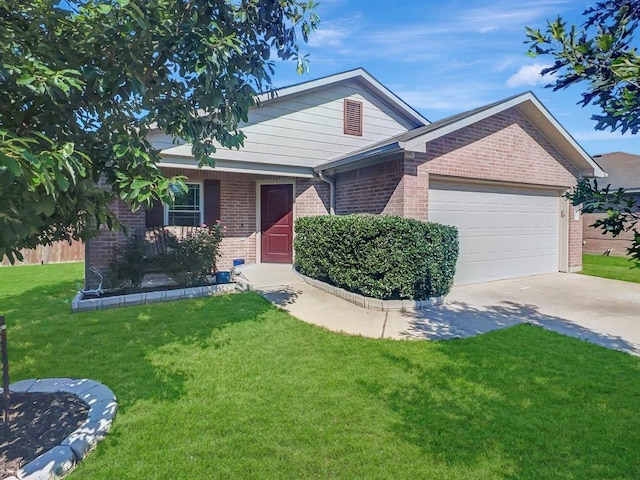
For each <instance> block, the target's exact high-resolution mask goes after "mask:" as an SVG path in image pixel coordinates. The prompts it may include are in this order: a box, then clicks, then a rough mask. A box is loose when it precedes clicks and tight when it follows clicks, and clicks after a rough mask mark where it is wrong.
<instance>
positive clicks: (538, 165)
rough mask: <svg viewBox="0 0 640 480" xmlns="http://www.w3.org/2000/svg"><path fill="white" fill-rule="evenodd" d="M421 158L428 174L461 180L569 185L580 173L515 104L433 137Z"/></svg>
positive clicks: (419, 155) (420, 155)
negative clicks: (479, 120) (453, 130)
mask: <svg viewBox="0 0 640 480" xmlns="http://www.w3.org/2000/svg"><path fill="white" fill-rule="evenodd" d="M416 156H417V157H419V158H422V159H423V160H424V162H425V165H424V172H426V173H430V174H438V175H451V176H456V177H462V178H474V179H485V180H496V181H502V182H515V183H523V184H535V185H549V186H561V187H567V188H569V187H572V186H574V185H575V183H576V176H577V175H578V171H577V170H576V169H575V167H574V166H572V165H571V163H570V162H569V161H568V160H567V159H566V158H565V157H564V156H563V155H562V154H561V153H560V152H559V151H558V150H557V149H556V148H555V147H553V146H552V145H551V144H550V143H549V142H548V141H547V140H546V139H545V138H544V137H543V136H542V134H541V133H540V132H539V131H538V130H537V129H536V128H535V127H534V126H533V125H531V123H530V122H529V121H528V120H526V119H525V117H523V116H522V114H520V112H518V110H516V109H515V108H512V109H509V110H507V111H505V112H502V113H500V114H497V115H494V116H492V117H490V118H488V119H485V120H483V121H481V122H478V123H477V124H474V125H471V126H469V127H466V128H462V129H460V130H458V131H456V132H453V133H451V134H449V135H446V136H444V137H441V138H439V139H437V140H434V141H433V142H430V143H429V144H428V145H427V153H425V154H422V153H417V154H416ZM421 170H422V168H421Z"/></svg>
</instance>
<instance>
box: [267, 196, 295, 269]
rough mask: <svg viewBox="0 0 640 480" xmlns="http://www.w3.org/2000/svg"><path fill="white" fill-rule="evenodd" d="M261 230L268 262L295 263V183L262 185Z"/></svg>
mask: <svg viewBox="0 0 640 480" xmlns="http://www.w3.org/2000/svg"><path fill="white" fill-rule="evenodd" d="M260 233H261V237H262V249H261V250H262V261H263V262H264V263H291V261H292V260H293V185H261V186H260Z"/></svg>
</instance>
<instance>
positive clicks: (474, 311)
mask: <svg viewBox="0 0 640 480" xmlns="http://www.w3.org/2000/svg"><path fill="white" fill-rule="evenodd" d="M243 275H244V276H245V277H246V278H247V280H248V281H249V282H250V283H252V284H253V286H254V289H255V290H256V291H257V292H258V293H260V294H261V295H263V296H264V297H265V298H267V299H268V300H269V301H271V302H273V303H274V304H275V305H278V306H280V307H282V308H284V309H286V310H288V311H289V312H291V314H292V315H294V316H296V317H298V318H300V319H301V320H304V321H306V322H308V323H313V324H316V325H320V326H322V327H325V328H328V329H330V330H333V331H340V332H345V333H349V334H354V335H362V336H367V337H373V338H395V339H433V340H440V339H450V338H460V337H468V336H472V335H478V334H481V333H486V332H489V331H491V330H496V329H498V328H505V327H509V326H512V325H517V324H519V323H531V324H534V325H539V326H541V327H544V328H547V329H549V330H553V331H555V332H559V333H562V334H565V335H569V336H572V337H576V338H580V339H582V340H586V341H589V342H592V343H595V344H598V345H602V346H604V347H607V348H612V349H615V350H621V351H623V352H627V353H631V354H633V355H639V356H640V284H636V283H629V282H620V281H617V280H607V279H604V278H597V277H589V276H586V275H578V274H562V273H556V274H549V275H538V276H534V277H526V278H519V279H513V280H501V281H497V282H487V283H481V284H474V285H465V286H459V287H454V288H453V290H452V291H451V293H450V294H449V295H448V296H447V299H446V302H445V304H444V305H441V306H439V307H432V308H428V309H424V310H417V311H389V312H381V311H377V310H367V309H364V308H361V307H358V306H356V305H354V304H352V303H349V302H347V301H345V300H342V299H340V298H337V297H335V296H333V295H330V294H329V293H326V292H323V291H321V290H319V289H317V288H314V287H312V286H310V285H307V284H306V283H305V282H304V281H303V280H302V278H301V277H300V276H298V275H296V274H295V273H293V272H292V270H291V266H286V265H264V264H263V265H251V266H249V267H248V268H246V269H245V270H243Z"/></svg>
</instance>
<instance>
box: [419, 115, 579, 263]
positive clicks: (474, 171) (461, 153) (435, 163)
mask: <svg viewBox="0 0 640 480" xmlns="http://www.w3.org/2000/svg"><path fill="white" fill-rule="evenodd" d="M407 155H408V154H407ZM409 161H411V162H413V163H415V162H421V163H419V164H418V165H417V167H416V169H417V176H418V178H420V179H424V182H428V178H429V175H442V176H447V177H460V178H473V179H482V180H489V181H497V182H513V183H519V184H524V185H526V184H533V185H545V186H550V187H558V188H559V190H564V189H568V188H571V187H573V186H574V185H575V184H576V177H577V176H578V175H579V172H578V171H577V169H576V168H575V167H574V166H573V165H572V164H571V163H570V162H569V161H568V160H567V159H566V158H565V157H564V156H563V155H562V154H561V153H560V152H559V151H558V150H557V149H556V148H555V147H554V146H553V145H551V144H550V143H549V142H548V141H547V140H546V138H545V137H544V136H543V135H542V134H541V133H540V132H539V131H538V130H537V128H536V127H534V126H533V125H532V124H531V123H530V122H529V121H528V120H527V119H526V118H525V117H524V116H523V115H522V114H521V113H520V112H519V111H518V110H517V109H515V108H512V109H509V110H507V111H505V112H502V113H500V114H497V115H495V116H492V117H490V118H488V119H485V120H483V121H481V122H478V123H477V124H474V125H470V126H469V127H466V128H463V129H460V130H458V131H456V132H453V133H451V134H449V135H446V136H444V137H441V138H439V139H437V140H434V141H433V142H430V143H429V144H428V145H427V152H426V153H416V154H414V158H412V159H409ZM427 203H428V200H427ZM568 260H569V268H570V270H572V271H575V270H579V269H580V268H581V266H582V219H581V218H579V219H578V220H575V219H574V217H573V215H570V217H569V259H568Z"/></svg>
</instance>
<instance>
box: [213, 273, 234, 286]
mask: <svg viewBox="0 0 640 480" xmlns="http://www.w3.org/2000/svg"><path fill="white" fill-rule="evenodd" d="M229 282H231V272H217V273H216V283H229Z"/></svg>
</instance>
